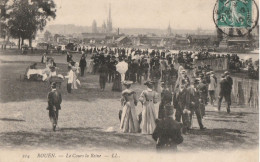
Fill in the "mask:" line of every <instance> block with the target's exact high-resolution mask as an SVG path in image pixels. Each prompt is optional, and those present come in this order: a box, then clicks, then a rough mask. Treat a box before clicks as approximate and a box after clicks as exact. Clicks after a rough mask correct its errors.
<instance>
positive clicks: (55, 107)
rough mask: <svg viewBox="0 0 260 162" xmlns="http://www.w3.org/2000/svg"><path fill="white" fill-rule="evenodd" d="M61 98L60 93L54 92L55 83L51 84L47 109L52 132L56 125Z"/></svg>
mask: <svg viewBox="0 0 260 162" xmlns="http://www.w3.org/2000/svg"><path fill="white" fill-rule="evenodd" d="M61 102H62V97H61V93H60V92H58V91H57V90H56V83H55V82H54V83H52V84H51V91H50V92H49V93H48V107H47V110H49V117H50V120H51V122H52V128H53V131H55V130H56V126H57V123H58V116H59V110H60V109H61V106H60V104H61Z"/></svg>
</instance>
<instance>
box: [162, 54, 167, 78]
mask: <svg viewBox="0 0 260 162" xmlns="http://www.w3.org/2000/svg"><path fill="white" fill-rule="evenodd" d="M167 69H168V65H167V62H166V60H165V58H164V57H163V58H162V61H161V70H162V81H163V82H166V76H167Z"/></svg>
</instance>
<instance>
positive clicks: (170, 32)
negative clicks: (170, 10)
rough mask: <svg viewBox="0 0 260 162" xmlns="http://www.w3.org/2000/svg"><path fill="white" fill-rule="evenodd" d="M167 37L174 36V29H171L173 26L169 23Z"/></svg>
mask: <svg viewBox="0 0 260 162" xmlns="http://www.w3.org/2000/svg"><path fill="white" fill-rule="evenodd" d="M167 35H168V36H171V35H172V28H171V24H170V23H169V26H168V28H167Z"/></svg>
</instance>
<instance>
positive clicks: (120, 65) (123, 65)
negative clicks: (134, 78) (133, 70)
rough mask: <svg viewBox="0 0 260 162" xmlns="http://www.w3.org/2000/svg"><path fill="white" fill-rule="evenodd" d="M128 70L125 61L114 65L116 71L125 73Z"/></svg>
mask: <svg viewBox="0 0 260 162" xmlns="http://www.w3.org/2000/svg"><path fill="white" fill-rule="evenodd" d="M127 70H128V64H127V63H126V62H125V61H121V62H119V63H118V64H117V65H116V71H118V72H119V73H120V74H124V73H126V71H127Z"/></svg>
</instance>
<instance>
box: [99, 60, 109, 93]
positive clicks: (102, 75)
mask: <svg viewBox="0 0 260 162" xmlns="http://www.w3.org/2000/svg"><path fill="white" fill-rule="evenodd" d="M107 76H108V66H107V62H105V61H103V62H102V63H101V66H100V68H99V84H100V89H101V90H102V91H104V90H105V87H106V82H107Z"/></svg>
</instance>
